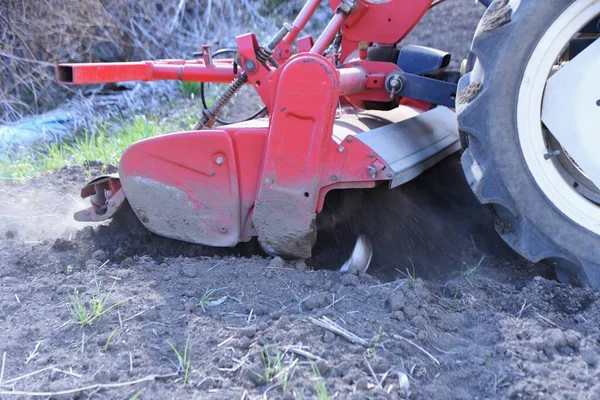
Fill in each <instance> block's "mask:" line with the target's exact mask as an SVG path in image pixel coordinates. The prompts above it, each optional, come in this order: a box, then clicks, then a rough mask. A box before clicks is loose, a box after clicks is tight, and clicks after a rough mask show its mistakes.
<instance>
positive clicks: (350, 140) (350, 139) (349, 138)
mask: <svg viewBox="0 0 600 400" xmlns="http://www.w3.org/2000/svg"><path fill="white" fill-rule="evenodd" d="M352 139H353V138H352V136H350V135H348V136H346V142H348V143H350V142H352Z"/></svg>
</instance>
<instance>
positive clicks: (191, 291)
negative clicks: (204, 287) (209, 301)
mask: <svg viewBox="0 0 600 400" xmlns="http://www.w3.org/2000/svg"><path fill="white" fill-rule="evenodd" d="M183 295H184V296H185V297H198V291H197V290H194V289H186V290H184V291H183Z"/></svg>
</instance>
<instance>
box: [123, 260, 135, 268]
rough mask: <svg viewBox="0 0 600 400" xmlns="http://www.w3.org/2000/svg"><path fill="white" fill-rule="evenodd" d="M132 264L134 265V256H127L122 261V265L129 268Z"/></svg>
mask: <svg viewBox="0 0 600 400" xmlns="http://www.w3.org/2000/svg"><path fill="white" fill-rule="evenodd" d="M132 265H133V258H131V257H127V258H126V259H124V260H123V261H121V267H123V268H129V267H131V266H132Z"/></svg>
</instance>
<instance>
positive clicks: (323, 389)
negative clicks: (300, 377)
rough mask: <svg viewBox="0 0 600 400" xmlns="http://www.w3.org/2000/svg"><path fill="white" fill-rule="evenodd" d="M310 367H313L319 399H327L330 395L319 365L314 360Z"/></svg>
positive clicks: (316, 392)
mask: <svg viewBox="0 0 600 400" xmlns="http://www.w3.org/2000/svg"><path fill="white" fill-rule="evenodd" d="M310 368H311V369H312V373H313V375H314V379H315V394H316V395H317V399H319V400H327V399H328V398H329V396H328V395H327V386H326V385H325V379H323V376H321V372H320V371H319V368H318V367H317V364H315V363H314V362H313V363H311V364H310Z"/></svg>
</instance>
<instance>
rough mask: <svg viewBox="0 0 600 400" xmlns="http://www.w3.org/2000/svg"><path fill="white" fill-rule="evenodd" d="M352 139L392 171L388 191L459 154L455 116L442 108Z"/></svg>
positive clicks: (449, 110)
mask: <svg viewBox="0 0 600 400" xmlns="http://www.w3.org/2000/svg"><path fill="white" fill-rule="evenodd" d="M355 138H357V139H359V140H361V141H362V142H363V143H364V144H366V145H367V146H369V147H370V148H371V149H373V151H375V152H376V153H377V154H378V155H379V156H380V157H381V158H383V160H382V161H384V162H386V163H387V164H388V165H389V166H390V167H391V168H392V173H393V176H392V179H391V181H390V189H392V188H395V187H396V186H399V185H402V184H404V183H406V182H408V181H410V180H412V179H414V178H416V177H417V176H419V175H420V174H421V173H423V172H424V171H426V170H427V169H428V168H431V167H432V166H433V165H435V164H437V163H438V162H440V161H441V160H443V159H444V158H446V157H448V156H449V155H451V154H453V153H455V152H457V151H458V150H460V138H459V134H458V123H457V121H456V114H455V113H454V111H452V110H451V109H449V108H447V107H441V106H439V107H436V108H434V109H433V110H430V111H426V112H424V113H421V114H418V115H416V116H414V117H411V118H408V119H405V120H403V121H400V122H396V123H394V124H390V125H387V126H384V127H381V128H377V129H373V130H371V131H368V132H364V133H359V134H358V135H356V136H355Z"/></svg>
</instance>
